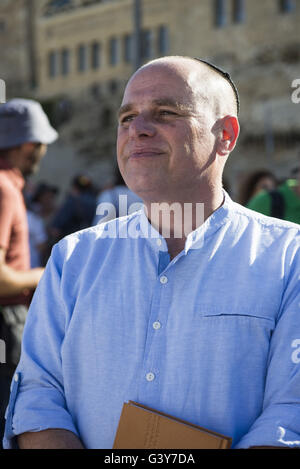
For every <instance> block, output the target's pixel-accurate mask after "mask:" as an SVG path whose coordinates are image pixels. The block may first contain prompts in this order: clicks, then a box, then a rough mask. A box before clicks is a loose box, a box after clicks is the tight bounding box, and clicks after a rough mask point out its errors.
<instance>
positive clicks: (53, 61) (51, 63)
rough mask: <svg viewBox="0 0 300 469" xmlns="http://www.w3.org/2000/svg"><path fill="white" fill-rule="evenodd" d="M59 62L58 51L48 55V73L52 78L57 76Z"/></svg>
mask: <svg viewBox="0 0 300 469" xmlns="http://www.w3.org/2000/svg"><path fill="white" fill-rule="evenodd" d="M57 62H58V60H57V52H55V51H52V52H50V53H49V56H48V73H49V77H50V78H55V77H56V76H57V72H58V70H57V68H58V67H57V65H58V64H57Z"/></svg>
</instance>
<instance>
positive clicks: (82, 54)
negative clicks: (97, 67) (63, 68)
mask: <svg viewBox="0 0 300 469" xmlns="http://www.w3.org/2000/svg"><path fill="white" fill-rule="evenodd" d="M86 65H87V63H86V46H85V45H83V44H80V45H79V46H78V49H77V68H78V71H79V72H84V71H85V70H86V68H87V67H86Z"/></svg>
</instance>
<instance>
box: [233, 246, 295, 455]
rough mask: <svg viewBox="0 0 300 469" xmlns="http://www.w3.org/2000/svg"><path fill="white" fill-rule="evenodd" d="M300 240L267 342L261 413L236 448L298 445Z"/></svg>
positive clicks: (291, 255)
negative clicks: (267, 353)
mask: <svg viewBox="0 0 300 469" xmlns="http://www.w3.org/2000/svg"><path fill="white" fill-rule="evenodd" d="M299 247H300V242H299V238H297V239H296V240H295V243H294V247H293V249H290V255H289V256H288V257H287V259H286V264H288V265H289V272H288V274H287V275H286V279H285V290H284V294H283V297H282V302H281V309H280V311H279V314H278V319H277V323H276V327H275V330H274V331H273V334H272V338H271V341H270V349H269V357H268V363H267V374H266V385H265V396H264V403H263V408H262V412H261V415H260V416H259V418H258V419H257V420H256V421H255V422H254V423H253V425H252V426H251V428H250V430H249V432H248V433H247V434H246V435H245V436H244V437H243V438H242V439H241V440H240V442H239V443H238V444H237V445H236V448H248V447H251V446H283V447H287V448H295V447H296V448H298V447H300V275H299V274H300V255H299Z"/></svg>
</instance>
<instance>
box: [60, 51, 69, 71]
mask: <svg viewBox="0 0 300 469" xmlns="http://www.w3.org/2000/svg"><path fill="white" fill-rule="evenodd" d="M61 73H62V74H63V75H68V74H69V73H70V51H69V50H68V49H63V50H62V52H61Z"/></svg>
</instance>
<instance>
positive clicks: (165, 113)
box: [159, 109, 176, 116]
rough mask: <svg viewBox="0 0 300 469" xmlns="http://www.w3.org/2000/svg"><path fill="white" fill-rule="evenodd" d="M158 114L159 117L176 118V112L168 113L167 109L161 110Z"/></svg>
mask: <svg viewBox="0 0 300 469" xmlns="http://www.w3.org/2000/svg"><path fill="white" fill-rule="evenodd" d="M159 114H160V115H161V116H176V112H174V111H169V110H168V109H162V110H161V111H159Z"/></svg>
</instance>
